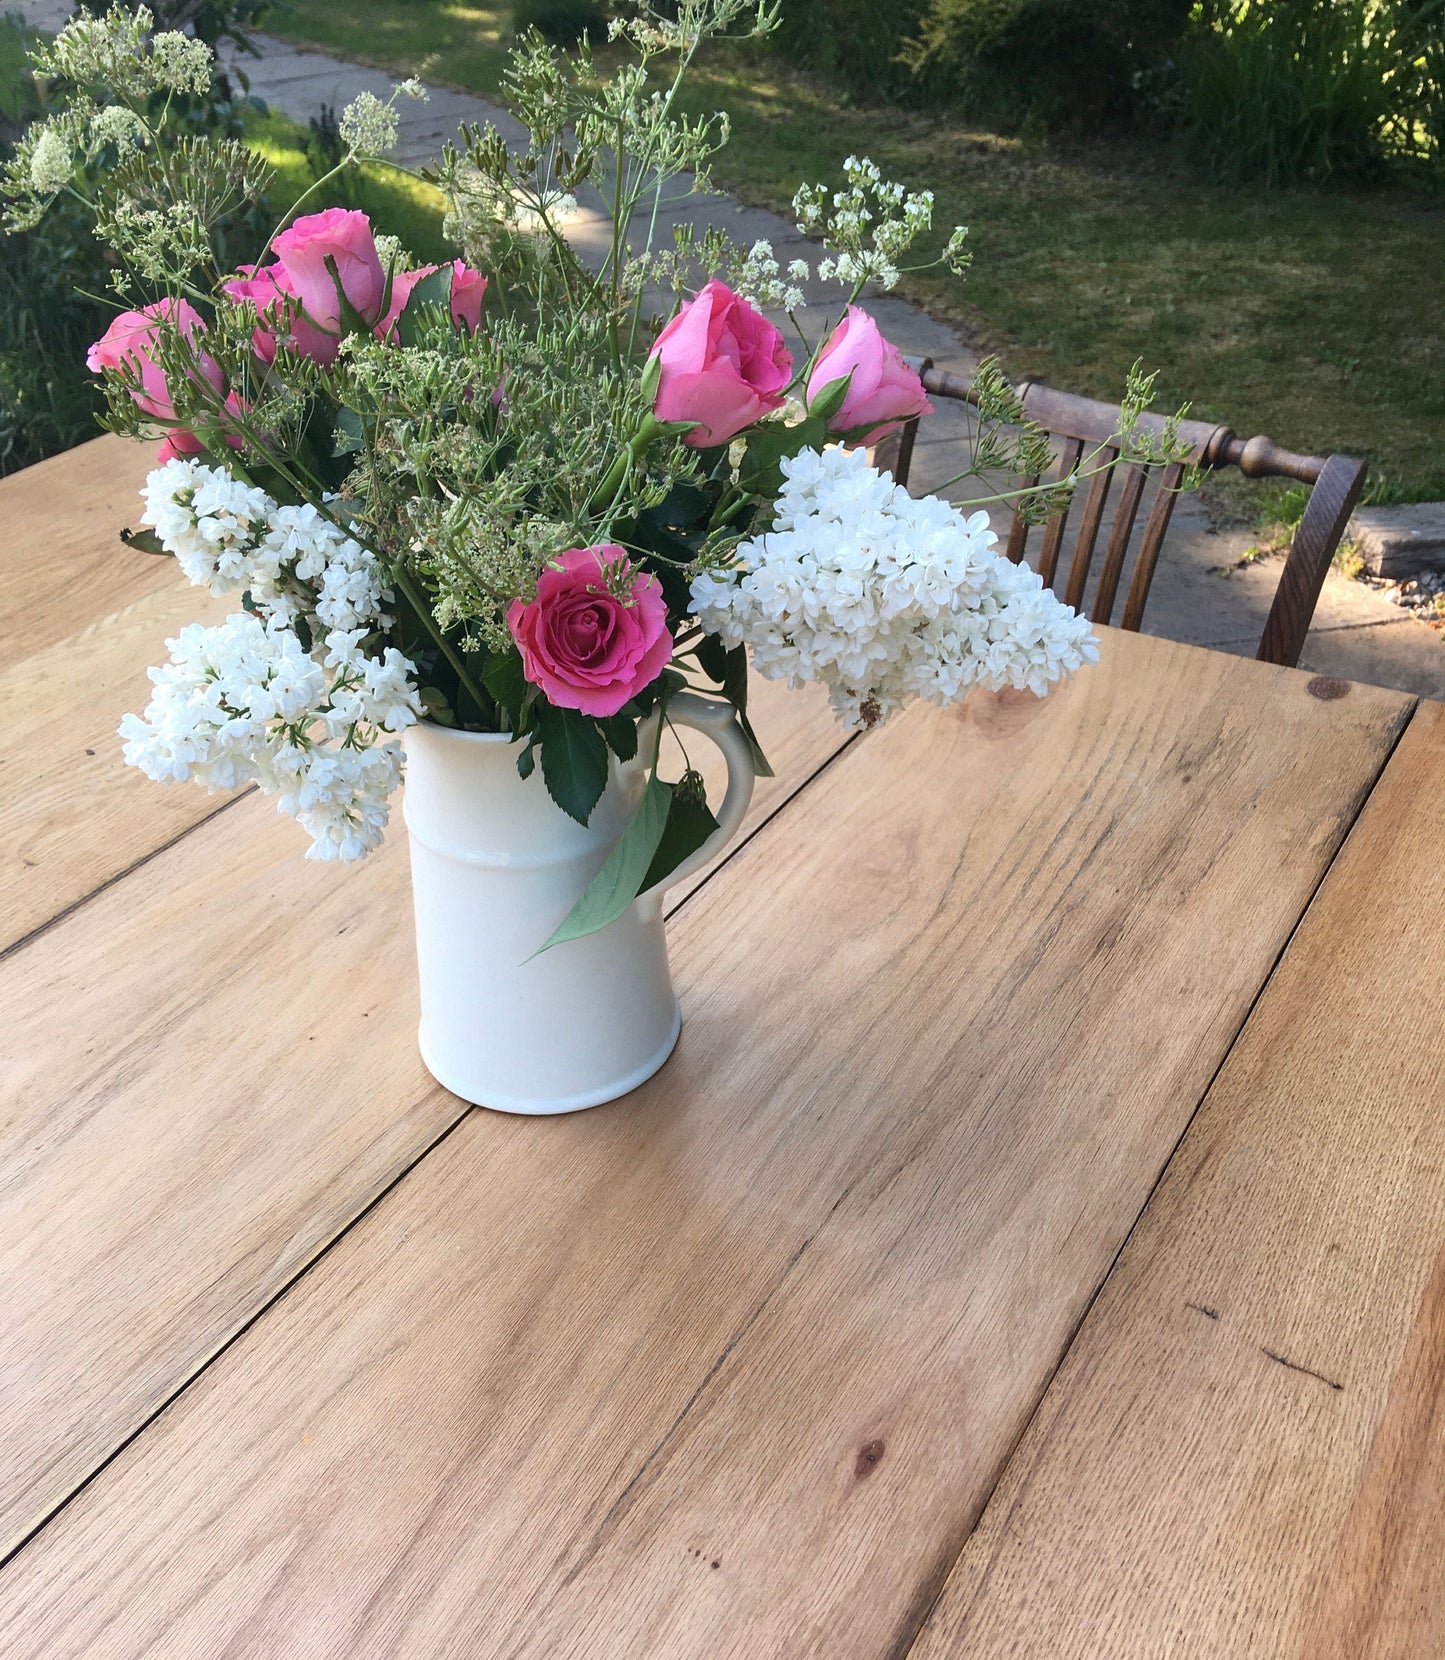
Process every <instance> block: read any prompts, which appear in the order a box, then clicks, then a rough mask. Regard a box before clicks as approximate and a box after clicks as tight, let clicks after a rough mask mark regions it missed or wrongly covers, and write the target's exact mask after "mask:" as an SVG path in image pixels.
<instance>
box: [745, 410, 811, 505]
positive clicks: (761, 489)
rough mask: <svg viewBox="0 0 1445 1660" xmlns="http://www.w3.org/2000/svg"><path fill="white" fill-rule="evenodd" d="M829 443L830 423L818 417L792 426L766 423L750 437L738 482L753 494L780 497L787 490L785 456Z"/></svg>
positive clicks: (773, 422) (771, 422)
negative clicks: (780, 492)
mask: <svg viewBox="0 0 1445 1660" xmlns="http://www.w3.org/2000/svg"><path fill="white" fill-rule="evenodd" d="M827 441H828V423H827V422H826V421H825V420H823V419H822V418H821V417H820V416H818V415H814V414H811V413H810V414H809V416H808V418H807V420H805V421H799V422H798V424H797V426H792V427H790V426H784V424H783V423H782V422H781V421H764V422H763V424H762V425H761V426H757V427H754V428H753V430H752V431H751V432H750V433H749V434H748V444H747V451H746V453H745V454H744V456H743V464H742V466H741V467H740V468H739V469H738V483H739V485H740V486H741V487H742V488H743V489H744V490H746V491H747V492H748V493H749V494H751V495H758V496H776V495H777V493H778V492H779V491H780V490H781V489H782V487H783V468H782V460H783V457H784V456H789V457H792V456H795V455H799V454H801V453H802V451H804V450H807V449H813V450H820V449H822V447H823V446H824V444H826V443H827Z"/></svg>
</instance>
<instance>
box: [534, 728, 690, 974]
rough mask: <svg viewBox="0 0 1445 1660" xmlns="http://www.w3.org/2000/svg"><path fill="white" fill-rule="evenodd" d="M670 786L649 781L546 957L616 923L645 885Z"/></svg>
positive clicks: (666, 810)
mask: <svg viewBox="0 0 1445 1660" xmlns="http://www.w3.org/2000/svg"><path fill="white" fill-rule="evenodd" d="M546 765H547V756H546V751H545V750H544V751H543V753H542V767H543V770H544V771H545V770H546ZM672 799H673V792H672V785H671V784H664V783H663V782H662V780H661V779H660V778H659V777H658V776H657V774H656V773H654V774H653V775H652V777H651V778H650V779H649V780H648V784H647V788H646V789H645V790H644V791H643V793H642V800H641V801H639V802H638V804H637V811H636V812H635V813H634V814H633V815H632V819H631V821H630V822H629V824H628V826H627V828H626V829H625V830H624V831H623V832H622V838H621V840H620V841H619V842H618V843H617V846H616V847H614V848H613V849H612V851H611V853H609V854H608V856H607V863H606V864H604V865H603V867H602V869H601V870H599V871H598V872H597V874H596V875H595V876H594V877H593V878H592V880H591V881H590V882H589V883H588V884H587V887H586V888H585V890H584V891H583V894H582V897H581V898H580V899H579V900H578V901H577V903H576V904H575V905H574V906H573V907H572V909H571V910H570V911H568V913H567V915H566V916H565V917H564V918H563V919H562V921H561V923H560V924H559V925H558V927H557V930H556V932H555V933H554V934H553V935H552V937H551V939H549V940H548V941H547V943H546V944H545V945H544V946H542V948H541V949H542V950H543V951H547V950H550V949H551V947H552V946H554V945H561V944H562V942H563V941H564V940H575V939H581V938H582V936H583V935H584V934H595V933H596V932H597V930H598V929H599V928H605V927H606V926H607V925H608V923H609V922H615V921H616V920H617V918H618V917H620V916H621V915H622V913H623V912H624V911H625V910H626V909H627V907H628V906H629V905H630V904H631V903H632V901H633V900H634V899H636V898H637V896H638V894H639V893H641V892H642V890H643V888H644V887H645V886H646V885H647V875H648V872H649V870H650V869H651V867H652V861H653V856H654V855H655V853H656V852H657V846H658V843H659V842H660V841H661V840H662V833H663V831H664V829H665V828H666V826H667V821H668V819H669V817H670V816H671V814H670V811H669V809H670V807H671V805H672Z"/></svg>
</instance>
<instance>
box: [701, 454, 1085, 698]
mask: <svg viewBox="0 0 1445 1660" xmlns="http://www.w3.org/2000/svg"><path fill="white" fill-rule="evenodd" d="M782 465H783V471H784V474H785V479H786V482H785V483H784V486H783V491H782V494H781V495H780V496H779V498H778V502H777V506H776V511H775V516H774V523H773V528H772V529H771V530H770V531H767V532H765V533H764V534H763V535H761V536H758V537H756V538H754V539H753V540H751V541H748V542H745V543H743V544H742V545H741V546H740V547H739V548H738V550H737V558H738V568H737V569H735V570H732V571H727V572H724V573H722V574H721V575H719V574H716V573H711V572H705V573H703V574H701V575H699V576H698V577H696V578H695V579H694V581H693V584H692V607H691V609H692V611H693V613H694V614H695V615H696V616H697V618H698V619H699V621H700V622H701V623H702V626H703V627H704V628H705V629H706V630H707V631H708V632H709V633H711V634H716V635H718V636H719V638H720V639H721V640H722V641H723V643H724V644H725V645H726V646H728V647H729V648H735V647H737V646H739V645H745V646H747V648H748V650H749V652H750V653H751V655H752V660H753V665H754V667H755V668H757V670H758V671H759V673H761V674H763V675H766V676H767V677H768V678H769V679H774V680H782V679H786V680H787V681H789V683H790V684H797V683H799V682H802V681H811V680H818V681H821V682H822V683H823V684H824V685H826V686H827V687H828V690H829V697H830V699H831V701H832V704H833V707H834V708H835V709H836V710H837V711H838V713H839V714H840V715H841V716H842V717H843V720H844V722H845V724H847V725H848V726H850V727H858V726H874V725H877V724H878V723H879V722H880V721H882V720H884V719H886V717H887V716H888V715H889V714H891V713H892V712H893V711H894V710H896V709H899V708H901V707H903V705H905V704H906V703H908V702H910V701H912V700H913V699H914V698H924V699H926V700H928V701H929V702H932V703H937V704H940V705H944V706H946V705H948V704H951V703H956V702H957V701H958V700H959V699H960V698H961V697H963V695H964V694H965V693H966V692H967V691H968V689H969V688H970V687H971V686H982V687H984V688H986V689H987V690H989V691H998V690H999V689H1001V688H1002V687H1004V686H1014V687H1026V688H1027V689H1028V690H1030V691H1032V692H1034V693H1036V694H1037V695H1038V696H1040V697H1042V696H1043V695H1044V694H1045V693H1046V692H1047V691H1048V689H1049V687H1050V686H1051V685H1053V684H1054V683H1055V682H1056V681H1058V680H1060V679H1062V678H1063V676H1064V675H1066V674H1071V673H1073V672H1074V670H1076V669H1078V668H1080V667H1081V666H1082V665H1083V664H1084V663H1086V662H1092V661H1095V660H1096V659H1097V657H1098V642H1097V641H1096V640H1095V639H1094V637H1093V635H1092V633H1091V632H1090V627H1089V622H1088V619H1087V618H1086V617H1081V616H1079V615H1077V614H1076V613H1075V612H1074V610H1073V609H1072V608H1071V607H1069V606H1066V605H1063V604H1061V603H1060V602H1059V601H1058V600H1057V599H1055V597H1054V596H1053V594H1052V593H1050V592H1049V590H1048V589H1046V588H1045V587H1044V585H1043V583H1042V581H1041V580H1040V579H1039V577H1038V576H1037V575H1036V574H1035V573H1034V572H1033V571H1031V570H1029V569H1028V567H1027V566H1020V565H1014V564H1011V563H1010V562H1009V561H1008V560H1007V559H1003V558H1001V557H1000V556H999V555H998V554H996V553H995V552H994V551H993V545H994V543H995V541H996V540H997V538H996V537H995V536H994V534H993V532H992V531H991V530H990V529H989V527H988V515H987V514H986V513H974V514H972V515H969V516H965V515H964V514H963V513H961V512H960V511H959V510H958V509H957V508H956V507H954V506H952V505H951V504H950V503H948V502H945V501H940V500H938V499H937V498H936V497H932V496H929V497H924V498H922V499H921V500H917V501H915V500H914V499H913V498H912V497H910V496H909V495H908V493H907V491H906V490H904V489H902V488H901V487H900V486H898V485H896V484H894V483H893V481H892V480H891V479H889V478H887V477H885V476H883V475H882V474H880V473H879V472H878V470H877V469H876V468H874V467H870V466H869V465H868V463H867V459H866V457H865V456H864V454H863V452H862V451H861V450H844V449H842V448H840V447H838V446H836V445H835V446H830V447H829V448H828V449H825V450H823V451H821V452H819V451H817V450H804V451H803V452H802V453H801V454H800V455H799V456H797V457H796V458H795V459H793V460H784V462H783V464H782Z"/></svg>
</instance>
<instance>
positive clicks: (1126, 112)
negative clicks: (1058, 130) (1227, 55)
mask: <svg viewBox="0 0 1445 1660" xmlns="http://www.w3.org/2000/svg"><path fill="white" fill-rule="evenodd" d="M1190 9H1191V4H1190V0H1110V3H1108V4H1099V3H1096V0H929V4H928V9H927V11H926V13H925V15H924V17H923V20H922V22H921V24H920V26H919V28H918V30H917V33H916V34H915V35H914V37H913V39H912V40H911V41H910V42H909V43H908V45H907V47H906V48H905V52H904V56H905V60H906V62H907V63H908V65H909V67H910V69H911V70H912V71H913V73H914V75H915V76H916V77H918V79H919V81H920V82H921V83H922V84H923V85H924V86H925V87H927V88H928V89H929V90H931V91H932V92H933V93H935V94H936V95H952V96H953V97H954V98H955V99H957V100H958V101H959V102H960V103H961V104H963V106H964V107H965V108H967V109H968V110H969V112H970V113H972V114H976V115H980V116H985V117H989V118H992V119H996V120H1003V121H1006V122H1011V123H1019V122H1023V121H1029V122H1031V123H1033V124H1042V125H1043V126H1045V127H1050V128H1055V127H1061V126H1069V125H1075V124H1080V123H1083V122H1091V121H1097V120H1104V121H1110V122H1117V121H1121V120H1127V119H1129V118H1130V117H1131V116H1132V114H1133V112H1134V108H1135V105H1136V102H1137V97H1136V87H1137V84H1138V82H1139V79H1140V77H1141V76H1142V75H1145V74H1147V73H1148V72H1149V71H1150V70H1151V69H1152V68H1153V67H1154V66H1155V65H1156V64H1157V63H1158V62H1159V61H1160V60H1161V59H1163V58H1164V57H1165V56H1166V55H1167V53H1168V52H1169V50H1170V48H1171V47H1172V46H1173V45H1174V44H1175V43H1176V42H1177V41H1178V40H1179V38H1180V36H1181V35H1182V34H1183V31H1184V27H1185V25H1186V23H1187V22H1188V19H1189V14H1190Z"/></svg>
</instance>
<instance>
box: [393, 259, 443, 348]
mask: <svg viewBox="0 0 1445 1660" xmlns="http://www.w3.org/2000/svg"><path fill="white" fill-rule="evenodd" d="M451 306H452V268H451V266H450V265H443V266H442V267H441V269H440V270H437V271H433V272H432V273H431V275H430V276H427V277H423V278H422V279H421V281H420V282H419V283H418V284H417V285H416V287H415V288H413V289H412V291H411V293H410V294H409V295H407V300H406V307H405V309H404V310H403V312H402V314H401V316H400V317H399V318H397V322H396V337H397V339H398V340H399V341H400V342H401V344H402V345H403V346H416V345H419V344H420V343H421V334H422V326H423V324H424V323H425V322H426V321H427V319H428V315H429V314H430V315H431V316H433V317H435V315H436V314H437V313H438V312H440V313H441V315H443V316H447V317H449V316H450V315H451Z"/></svg>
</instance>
